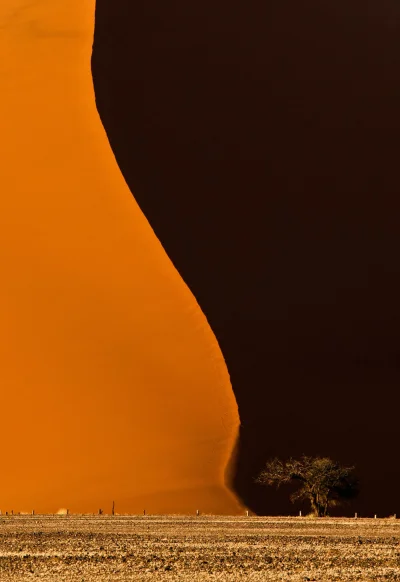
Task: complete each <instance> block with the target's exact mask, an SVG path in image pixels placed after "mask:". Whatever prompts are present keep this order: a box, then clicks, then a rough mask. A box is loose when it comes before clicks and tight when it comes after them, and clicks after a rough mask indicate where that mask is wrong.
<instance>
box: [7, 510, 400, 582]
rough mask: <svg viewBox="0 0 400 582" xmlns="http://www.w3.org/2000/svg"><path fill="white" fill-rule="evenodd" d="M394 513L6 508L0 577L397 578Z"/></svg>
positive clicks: (87, 580) (87, 581)
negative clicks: (45, 512) (113, 512)
mask: <svg viewBox="0 0 400 582" xmlns="http://www.w3.org/2000/svg"><path fill="white" fill-rule="evenodd" d="M399 532H400V525H399V523H398V520H390V519H387V520H386V519H377V520H375V519H357V520H354V519H325V518H320V519H305V518H296V517H293V518H265V517H263V518H261V517H260V518H255V517H250V518H247V517H235V518H233V517H221V516H200V517H195V516H193V515H192V516H148V517H143V516H142V517H139V516H136V517H123V516H114V517H111V516H102V517H93V516H92V517H90V516H70V517H50V516H43V517H36V516H35V517H31V516H29V517H28V516H27V517H23V516H21V517H13V518H12V517H8V518H3V519H1V520H0V578H1V580H2V581H3V580H4V582H6V581H7V582H8V581H19V580H21V581H22V580H23V581H24V582H25V581H26V580H38V579H40V580H43V581H44V582H50V581H53V580H54V581H55V580H57V582H63V581H65V582H67V581H68V582H96V581H99V582H100V581H104V580H107V581H122V580H124V581H127V580H165V581H167V580H171V581H173V580H182V581H188V582H189V581H196V582H202V581H214V580H220V581H236V580H243V579H244V580H251V581H253V582H262V581H264V580H274V581H276V580H282V581H285V582H306V581H311V580H314V581H319V582H322V581H330V582H331V581H332V580H336V581H337V582H348V581H350V580H351V581H355V580H358V581H362V582H365V581H372V580H374V581H383V580H386V581H387V580H399V579H400V561H399V539H400V538H399Z"/></svg>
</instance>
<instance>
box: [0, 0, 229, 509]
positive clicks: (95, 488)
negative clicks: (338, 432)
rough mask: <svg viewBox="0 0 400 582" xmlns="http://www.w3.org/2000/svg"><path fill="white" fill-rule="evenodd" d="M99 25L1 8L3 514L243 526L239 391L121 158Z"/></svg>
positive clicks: (51, 6)
mask: <svg viewBox="0 0 400 582" xmlns="http://www.w3.org/2000/svg"><path fill="white" fill-rule="evenodd" d="M94 10H95V5H94V0H60V1H59V2H53V1H52V0H48V1H46V0H37V1H36V2H34V1H31V2H27V1H26V2H23V1H22V0H18V1H11V0H9V1H6V2H4V1H3V2H2V5H1V8H0V28H1V35H0V53H1V54H2V55H6V58H5V59H3V58H2V60H1V64H0V136H1V137H0V158H1V203H2V210H1V214H0V243H1V244H0V263H1V269H2V285H1V290H0V320H1V330H0V381H1V393H2V396H1V400H2V413H3V414H2V421H1V423H0V440H1V442H2V443H3V452H2V459H3V467H7V468H6V470H4V471H3V473H2V480H1V484H0V497H1V500H2V501H1V503H2V509H3V510H5V509H7V508H8V509H11V508H13V509H14V511H18V510H19V509H21V510H22V509H25V510H26V509H29V508H35V510H36V511H38V512H40V511H56V510H57V509H58V508H59V507H68V508H69V509H70V511H94V510H97V509H98V508H99V507H102V508H105V509H106V508H107V507H108V506H110V507H111V500H113V499H115V500H116V502H117V505H118V510H119V511H120V512H123V511H141V510H142V509H143V507H144V506H145V507H146V508H147V510H148V511H150V512H156V511H161V512H162V511H166V510H168V511H175V512H180V511H194V510H195V509H196V508H200V509H201V510H202V511H213V512H221V513H224V512H235V511H237V510H238V508H239V505H238V502H237V501H236V499H235V497H234V495H233V494H231V493H230V491H229V490H228V489H227V487H226V486H225V484H224V471H225V467H226V465H227V463H228V460H229V458H230V455H231V452H232V449H233V446H234V443H235V439H236V435H237V428H238V422H239V421H238V412H237V406H236V401H235V398H234V395H233V393H232V390H231V385H230V381H229V375H228V372H227V369H226V366H225V362H224V359H223V357H222V355H221V352H220V350H219V347H218V344H217V342H216V339H215V337H214V335H213V333H212V332H211V330H210V327H209V325H208V323H207V321H206V319H205V317H204V315H203V313H202V312H201V310H200V308H199V306H198V304H197V303H196V301H195V299H194V297H193V296H192V294H191V292H190V291H189V290H188V288H187V287H186V285H185V284H184V283H183V281H182V279H181V277H180V276H179V274H178V272H177V271H176V270H175V268H174V267H173V265H172V263H171V262H170V260H169V259H168V257H167V256H166V254H165V252H164V250H163V248H162V246H161V245H160V243H159V242H158V240H157V238H156V236H155V234H154V232H153V231H152V229H151V228H150V226H149V224H148V222H147V220H146V219H145V218H144V216H143V214H142V212H141V211H140V210H139V208H138V206H137V204H136V202H135V201H134V198H133V197H132V195H131V193H130V191H129V189H128V187H127V186H126V184H125V182H124V180H123V178H122V175H121V173H120V170H119V168H118V166H117V164H116V162H115V159H114V156H113V154H112V151H111V149H110V147H109V144H108V140H107V137H106V134H105V132H104V130H103V127H102V125H101V122H100V119H99V117H98V113H97V110H96V106H95V99H94V91H93V84H92V76H91V69H90V59H91V51H92V42H93V26H94ZM7 461H9V462H7ZM164 492H166V493H165V494H164ZM168 492H169V493H168Z"/></svg>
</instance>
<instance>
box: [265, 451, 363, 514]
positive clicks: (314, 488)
mask: <svg viewBox="0 0 400 582" xmlns="http://www.w3.org/2000/svg"><path fill="white" fill-rule="evenodd" d="M353 471H354V467H343V466H342V465H339V463H336V462H335V461H332V459H330V458H328V457H307V456H306V455H303V456H302V457H301V459H299V460H296V459H293V458H290V459H289V460H288V461H281V460H280V459H278V458H275V459H272V460H271V461H268V462H267V464H266V466H265V468H264V469H263V470H262V471H261V473H260V474H259V476H258V477H257V479H256V482H257V483H261V484H262V485H276V487H280V486H281V485H283V484H285V483H290V482H298V483H299V484H300V487H299V488H298V489H297V491H295V492H294V493H293V494H292V495H291V496H290V499H291V501H292V502H293V503H294V502H296V501H302V500H308V501H309V502H310V503H311V510H312V513H313V514H314V515H316V516H318V517H325V516H326V515H327V514H328V508H329V507H333V506H335V505H340V504H341V503H343V502H344V501H346V500H349V499H352V498H354V497H355V496H356V495H357V494H358V492H359V484H358V480H357V478H356V477H355V476H354V473H353Z"/></svg>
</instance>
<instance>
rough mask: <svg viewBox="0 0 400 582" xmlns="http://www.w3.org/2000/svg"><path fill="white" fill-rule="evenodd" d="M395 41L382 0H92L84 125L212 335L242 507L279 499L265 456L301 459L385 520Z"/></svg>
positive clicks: (393, 271)
mask: <svg viewBox="0 0 400 582" xmlns="http://www.w3.org/2000/svg"><path fill="white" fill-rule="evenodd" d="M399 38H400V4H399V3H398V2H397V1H396V0H379V2H376V1H375V0H354V1H352V2H349V1H348V0H346V1H345V0H338V1H336V2H334V1H331V2H321V1H320V0H311V1H310V2H306V3H303V2H299V1H298V0H283V1H278V0H275V1H268V0H264V1H261V0H257V1H256V0H248V1H247V2H236V1H230V2H227V1H226V0H223V1H219V2H216V1H215V0H212V1H211V0H202V2H199V1H198V2H195V3H193V2H187V1H186V0H175V1H172V2H168V1H166V0H162V1H161V0H153V1H150V2H149V1H148V0H146V1H144V0H135V1H134V2H133V1H132V0H97V11H96V33H95V43H94V54H93V61H92V68H93V75H94V83H95V90H96V100H97V105H98V109H99V112H100V115H101V119H102V121H103V123H104V126H105V129H106V131H107V134H108V136H109V139H110V142H111V146H112V148H113V150H114V153H115V155H116V158H117V161H118V163H119V166H120V168H121V170H122V172H123V174H124V176H125V179H126V181H127V183H128V184H129V186H130V188H131V190H132V192H133V194H134V196H135V199H136V200H137V202H138V203H139V205H140V207H141V208H142V210H143V212H144V213H145V215H146V217H147V218H148V220H149V222H150V224H151V226H152V227H153V229H154V231H155V233H156V235H157V236H158V238H159V239H160V241H161V243H162V244H163V246H164V248H165V249H166V251H167V253H168V255H169V256H170V258H171V259H172V261H173V263H174V264H175V266H176V267H177V269H178V270H179V272H180V273H181V275H182V277H183V278H184V280H185V281H186V283H187V284H188V285H189V287H190V288H191V290H192V292H193V293H194V295H195V296H196V298H197V300H198V301H199V303H200V305H201V307H202V309H203V311H204V313H205V314H206V316H207V318H208V320H209V322H210V325H211V327H212V329H213V330H214V332H215V334H216V336H217V339H218V341H219V343H220V346H221V349H222V351H223V354H224V357H225V359H226V362H227V365H228V369H229V372H230V375H231V379H232V385H233V388H234V391H235V394H236V398H237V401H238V404H239V411H240V415H241V419H242V427H241V435H240V443H239V450H238V459H237V470H236V475H235V478H234V487H235V490H236V491H237V492H238V494H239V495H240V496H241V497H242V498H243V500H244V501H245V502H246V504H248V505H249V506H250V507H251V508H252V509H253V510H254V511H256V512H257V513H267V514H271V515H273V514H281V513H286V514H287V513H297V512H298V508H295V507H293V506H292V505H291V504H290V503H289V501H288V500H287V494H286V493H284V492H279V493H278V494H277V493H276V492H274V491H273V490H272V489H271V490H270V489H268V490H267V489H263V488H262V487H260V486H259V485H255V484H254V483H253V478H254V477H255V476H256V475H257V473H258V471H259V470H260V468H261V465H262V463H263V461H264V460H265V459H266V458H268V457H270V456H273V455H279V456H281V457H286V456H289V455H293V456H295V455H300V454H302V453H306V454H310V455H313V454H317V453H319V454H323V455H330V456H332V458H334V459H336V460H338V461H340V462H342V463H346V464H355V465H356V467H357V469H358V474H359V476H360V478H361V479H362V482H363V493H362V496H361V497H360V499H359V500H358V501H357V502H355V503H354V504H353V506H352V507H350V508H348V510H347V511H348V513H350V514H351V513H352V512H353V511H358V513H359V515H366V514H368V515H373V514H374V513H377V514H378V515H382V516H383V515H389V514H393V513H396V511H397V513H398V514H400V509H399V507H398V481H399V477H400V465H399V464H397V461H396V453H397V446H398V440H399V433H400V429H399V426H398V406H399V380H400V374H399V364H400V361H399V350H400V332H399V328H400V307H399V298H400V277H399V272H400V266H399V250H400V228H399V226H400V225H399V210H400V204H399V161H398V160H399V135H400V44H399ZM337 513H339V514H340V513H343V510H338V512H337Z"/></svg>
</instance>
